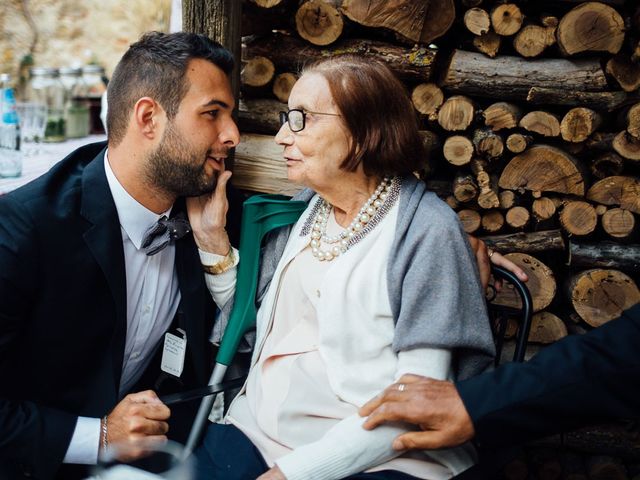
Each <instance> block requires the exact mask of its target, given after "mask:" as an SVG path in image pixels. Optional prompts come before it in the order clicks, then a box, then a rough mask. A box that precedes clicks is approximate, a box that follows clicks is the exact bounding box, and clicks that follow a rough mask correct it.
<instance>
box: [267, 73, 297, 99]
mask: <svg viewBox="0 0 640 480" xmlns="http://www.w3.org/2000/svg"><path fill="white" fill-rule="evenodd" d="M297 80H298V78H297V77H296V75H295V74H293V73H290V72H285V73H280V74H278V75H276V78H275V79H274V80H273V94H274V95H275V96H276V98H277V99H278V100H280V101H281V102H282V103H287V102H288V101H289V94H290V93H291V89H292V88H293V86H294V85H295V83H296V81H297Z"/></svg>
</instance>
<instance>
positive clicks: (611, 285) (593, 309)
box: [568, 269, 640, 327]
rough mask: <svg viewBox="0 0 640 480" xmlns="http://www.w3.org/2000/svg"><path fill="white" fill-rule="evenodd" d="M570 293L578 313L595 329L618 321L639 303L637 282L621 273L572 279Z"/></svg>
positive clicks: (605, 272) (597, 272) (587, 274)
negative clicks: (616, 319)
mask: <svg viewBox="0 0 640 480" xmlns="http://www.w3.org/2000/svg"><path fill="white" fill-rule="evenodd" d="M568 289H569V299H570V301H571V303H572V305H573V308H574V309H575V311H576V313H577V314H578V315H579V316H580V318H582V320H584V321H585V322H586V323H588V324H589V325H591V326H592V327H599V326H600V325H603V324H604V323H606V322H608V321H610V320H613V319H614V318H617V317H619V316H620V314H621V313H622V312H623V311H624V310H626V309H627V308H629V307H631V306H633V305H635V304H636V303H638V302H640V291H639V290H638V287H637V286H636V284H635V282H634V281H633V280H632V279H631V278H630V277H629V276H628V275H626V274H624V273H622V272H621V271H619V270H605V269H591V270H585V271H583V272H580V273H578V274H576V275H575V276H573V277H572V278H571V279H570V281H569V287H568Z"/></svg>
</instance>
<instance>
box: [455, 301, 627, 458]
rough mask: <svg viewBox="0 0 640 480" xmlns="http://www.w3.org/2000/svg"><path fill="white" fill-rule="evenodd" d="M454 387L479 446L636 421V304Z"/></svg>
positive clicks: (508, 444) (506, 444) (506, 443)
mask: <svg viewBox="0 0 640 480" xmlns="http://www.w3.org/2000/svg"><path fill="white" fill-rule="evenodd" d="M456 386H457V388H458V391H459V393H460V396H461V397H462V400H463V402H464V405H465V407H466V408H467V411H468V412H469V415H470V416H471V419H472V420H473V424H474V427H475V430H476V441H477V443H478V445H479V446H481V447H484V448H494V447H503V446H510V445H514V444H518V443H523V442H526V441H528V440H533V439H535V438H538V437H542V436H544V435H548V434H551V433H558V432H560V431H562V430H566V429H569V428H573V427H577V426H581V425H587V424H593V423H596V422H599V421H604V420H611V419H616V418H640V304H637V305H636V306H634V307H632V308H630V309H629V310H626V311H625V312H623V314H622V316H621V317H620V318H617V319H615V320H612V321H611V322H609V323H607V324H605V325H603V326H601V327H599V328H596V329H594V330H593V331H591V332H589V333H587V334H584V335H571V336H569V337H567V338H565V339H563V340H561V341H559V342H556V343H554V344H553V345H550V346H549V347H546V348H545V349H544V350H542V351H541V352H540V353H539V354H538V355H536V356H535V357H533V358H532V359H531V360H530V361H529V362H526V363H524V364H506V365H503V366H501V367H500V368H498V369H497V370H496V371H493V372H489V373H486V374H483V375H480V376H478V377H475V378H471V379H468V380H465V381H463V382H460V383H458V384H457V385H456Z"/></svg>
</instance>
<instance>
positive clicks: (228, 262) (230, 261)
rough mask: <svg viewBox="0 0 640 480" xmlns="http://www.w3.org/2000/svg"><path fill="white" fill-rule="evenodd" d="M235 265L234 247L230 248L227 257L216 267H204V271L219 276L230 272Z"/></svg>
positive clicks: (215, 265)
mask: <svg viewBox="0 0 640 480" xmlns="http://www.w3.org/2000/svg"><path fill="white" fill-rule="evenodd" d="M235 263H236V255H235V253H233V247H230V248H229V253H227V256H226V257H224V258H223V259H222V260H220V261H219V262H218V263H216V264H214V265H202V269H203V270H204V271H205V272H206V273H208V274H210V275H219V274H221V273H224V272H226V271H227V270H229V269H230V268H231V267H233V266H234V264H235Z"/></svg>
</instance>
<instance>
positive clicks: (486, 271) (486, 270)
mask: <svg viewBox="0 0 640 480" xmlns="http://www.w3.org/2000/svg"><path fill="white" fill-rule="evenodd" d="M467 239H468V240H469V244H470V245H471V250H472V251H473V253H474V254H475V256H476V262H477V263H478V270H479V271H480V283H481V284H482V288H483V289H486V288H487V285H489V277H491V264H492V263H493V264H494V265H497V266H498V267H502V268H506V269H507V270H509V271H510V272H513V273H514V274H515V275H516V276H517V277H518V278H519V279H520V280H522V281H523V282H526V281H527V280H529V277H527V274H526V273H524V270H522V269H521V268H520V267H519V266H517V265H516V264H515V263H513V262H512V261H511V260H508V259H506V258H504V257H503V256H502V255H501V254H500V253H499V252H496V251H495V250H489V248H487V244H486V243H484V242H483V241H482V240H480V239H479V238H476V237H473V236H471V235H467ZM497 286H498V289H499V287H500V285H497Z"/></svg>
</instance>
